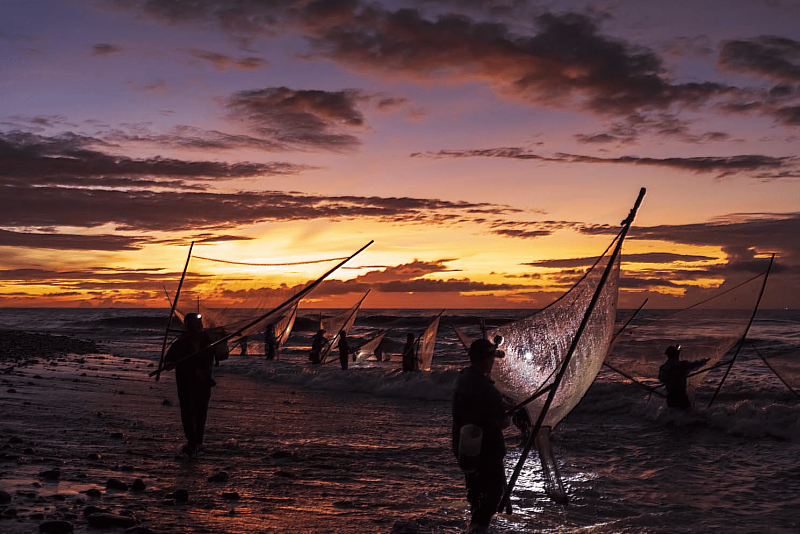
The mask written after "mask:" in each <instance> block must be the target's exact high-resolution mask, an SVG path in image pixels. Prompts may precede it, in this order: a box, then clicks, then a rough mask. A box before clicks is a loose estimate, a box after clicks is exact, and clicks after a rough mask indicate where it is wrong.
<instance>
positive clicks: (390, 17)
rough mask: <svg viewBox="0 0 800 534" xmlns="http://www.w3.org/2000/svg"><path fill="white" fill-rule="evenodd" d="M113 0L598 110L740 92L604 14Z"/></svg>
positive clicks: (408, 71)
mask: <svg viewBox="0 0 800 534" xmlns="http://www.w3.org/2000/svg"><path fill="white" fill-rule="evenodd" d="M115 3H116V4H117V5H119V6H122V7H124V8H125V9H129V10H133V11H135V12H138V13H141V14H144V15H146V16H150V17H153V18H157V19H160V20H165V21H168V22H170V23H179V22H201V21H213V22H216V23H217V24H218V25H219V26H220V27H221V28H222V29H223V30H224V31H227V32H230V33H233V34H237V35H240V36H243V38H245V39H248V38H253V37H255V36H256V35H265V34H266V35H271V34H273V33H275V32H277V31H280V30H281V29H282V28H285V27H289V26H291V28H292V29H293V30H295V31H300V32H301V33H303V34H305V35H306V37H307V38H308V39H309V42H310V43H311V45H312V47H313V50H314V55H313V57H322V58H327V59H330V60H333V61H335V62H337V63H339V64H342V65H344V66H346V67H349V68H352V69H357V70H364V71H368V72H370V73H381V75H384V76H385V75H390V76H398V77H407V78H413V79H422V80H427V79H445V80H453V81H459V80H475V81H487V82H489V83H490V84H491V85H492V86H493V87H495V88H496V90H497V91H499V92H500V93H502V94H505V95H511V96H514V97H516V98H520V99H523V100H526V101H529V102H532V103H536V104H546V105H550V106H555V107H561V108H563V109H572V110H574V109H582V110H584V111H589V112H591V113H595V114H600V115H608V116H625V115H628V114H630V113H632V112H640V113H642V112H650V111H654V110H665V109H667V108H670V107H673V106H684V107H685V106H695V105H702V104H705V103H706V102H708V101H709V100H711V99H714V98H716V97H719V96H723V95H726V94H729V93H735V92H736V91H737V90H736V88H733V87H729V86H725V85H722V84H717V83H712V82H696V83H673V82H672V81H670V80H669V79H668V77H667V72H666V69H665V68H664V66H663V64H662V60H661V58H660V57H659V56H658V55H657V54H656V53H655V52H654V51H653V50H650V49H647V48H644V47H640V46H635V45H632V44H630V43H627V42H625V41H623V40H620V39H615V38H612V37H609V36H606V35H603V34H602V33H601V32H600V29H599V27H598V20H600V19H601V18H602V17H601V16H598V17H597V20H595V19H593V18H591V17H590V16H589V15H585V14H578V13H563V14H553V13H544V14H540V15H538V16H536V17H534V18H533V20H534V21H535V23H536V25H537V27H538V32H536V33H535V34H532V35H526V34H516V33H514V32H513V31H511V29H510V28H509V26H508V25H506V24H504V23H499V22H483V21H480V20H476V19H473V18H470V17H468V16H465V15H463V14H454V13H439V12H440V11H442V9H447V8H448V5H449V4H448V3H447V2H438V3H437V4H438V5H437V6H435V7H436V8H437V9H434V10H433V11H435V12H437V13H439V14H437V15H435V16H434V15H432V16H431V18H426V15H424V14H423V13H422V12H421V11H419V10H417V9H398V10H396V11H391V10H389V9H386V8H384V7H382V6H381V5H380V4H378V3H374V2H369V3H368V2H360V1H358V0H342V1H337V2H301V1H296V0H295V1H293V0H273V1H268V2H263V1H259V0H240V1H237V2H236V3H235V4H231V3H230V2H226V1H223V0H197V1H193V2H177V1H170V2H158V1H156V0H116V2H115ZM423 3H424V4H432V3H430V2H423ZM452 5H453V9H456V6H458V8H459V9H460V11H462V12H471V13H475V14H476V15H477V14H480V16H482V17H483V18H486V17H487V16H488V17H489V18H495V19H504V20H508V17H509V16H512V15H516V16H515V20H516V18H517V17H518V16H519V14H520V13H524V12H525V11H526V10H527V9H528V8H527V7H526V6H525V3H524V2H484V1H473V2H471V3H470V4H468V5H466V6H465V5H464V4H463V3H457V4H455V3H453V4H452ZM526 20H528V18H527V15H526Z"/></svg>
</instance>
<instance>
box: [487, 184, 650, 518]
mask: <svg viewBox="0 0 800 534" xmlns="http://www.w3.org/2000/svg"><path fill="white" fill-rule="evenodd" d="M645 192H646V190H645V188H644V187H642V188H641V189H640V190H639V196H638V197H637V199H636V202H635V203H634V205H633V208H631V211H630V213H629V214H628V217H627V218H626V219H625V220H624V221H622V223H623V229H622V232H620V236H619V240H618V241H617V246H616V247H614V251H613V252H612V253H611V257H610V258H609V260H608V264H607V265H606V268H605V270H604V271H603V275H602V276H601V277H600V281H599V282H598V284H597V289H596V290H595V292H594V295H593V296H592V300H591V301H590V302H589V306H588V307H587V308H586V313H584V314H583V320H582V321H581V324H580V326H578V330H577V331H576V332H575V337H573V338H572V344H571V345H570V347H569V351H568V352H567V355H566V357H565V358H564V362H563V363H562V364H561V369H560V370H559V371H558V374H557V375H556V378H555V380H553V386H552V388H551V389H550V392H549V394H548V395H547V399H545V401H544V406H542V410H541V411H540V412H539V418H538V419H537V420H536V424H535V425H534V427H533V430H532V431H531V433H530V434H529V436H528V439H527V440H526V442H525V448H524V449H523V450H522V454H521V455H520V458H519V460H518V461H517V465H516V466H515V467H514V472H513V473H512V474H511V480H509V481H508V486H507V488H506V492H505V495H504V496H503V502H502V503H501V504H500V507H499V508H498V509H500V510H502V509H503V508H505V509H506V510H508V504H509V503H510V502H511V492H512V491H513V489H514V485H515V484H516V483H517V479H518V478H519V475H520V473H521V472H522V466H523V465H524V464H525V460H526V459H527V458H528V454H529V453H530V451H531V447H533V444H534V441H535V440H536V434H538V433H539V431H540V430H541V429H542V423H544V418H545V416H546V415H547V411H548V410H549V409H550V405H551V404H552V403H553V399H554V398H555V396H556V393H557V392H558V386H559V385H560V384H561V379H562V378H563V377H564V374H565V373H566V372H567V367H568V366H569V362H570V360H571V359H572V355H573V354H574V353H575V349H576V348H577V347H578V342H579V341H580V339H581V335H582V334H583V331H584V330H585V329H586V325H587V324H589V318H590V317H591V315H592V312H593V311H594V307H595V306H596V305H597V301H598V300H599V299H600V293H601V292H602V290H603V286H604V285H605V283H606V280H607V279H608V276H609V274H610V273H611V270H612V269H613V268H614V263H615V262H616V261H617V257H618V256H619V253H620V250H621V249H622V242H623V241H624V240H625V236H626V235H627V233H628V230H630V227H631V224H633V219H634V217H636V212H637V211H638V209H639V206H640V205H641V203H642V199H643V198H644V194H645Z"/></svg>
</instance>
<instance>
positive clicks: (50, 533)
mask: <svg viewBox="0 0 800 534" xmlns="http://www.w3.org/2000/svg"><path fill="white" fill-rule="evenodd" d="M73 530H74V527H73V526H72V523H70V522H69V521H58V520H54V521H45V522H44V523H39V532H45V533H47V534H65V533H69V532H72V531H73Z"/></svg>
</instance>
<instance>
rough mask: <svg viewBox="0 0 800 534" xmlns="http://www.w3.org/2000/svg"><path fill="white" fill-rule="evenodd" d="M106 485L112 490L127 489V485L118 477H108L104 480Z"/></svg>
mask: <svg viewBox="0 0 800 534" xmlns="http://www.w3.org/2000/svg"><path fill="white" fill-rule="evenodd" d="M106 487H107V488H108V489H113V490H120V491H128V485H127V484H126V483H125V482H123V481H121V480H120V479H118V478H109V479H108V481H107V482H106Z"/></svg>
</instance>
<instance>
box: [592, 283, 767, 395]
mask: <svg viewBox="0 0 800 534" xmlns="http://www.w3.org/2000/svg"><path fill="white" fill-rule="evenodd" d="M765 276H766V272H764V273H761V274H759V275H757V276H752V277H750V278H745V279H741V278H740V279H738V280H728V281H726V282H725V283H724V284H723V285H722V286H721V287H720V288H719V289H718V290H717V291H715V292H714V293H713V294H712V295H711V296H705V297H703V298H696V299H694V302H693V303H692V304H690V305H688V306H686V307H685V308H682V309H679V310H665V309H661V310H657V309H656V310H647V309H645V310H642V311H640V312H639V313H638V314H637V315H636V317H634V319H633V321H631V323H630V324H629V325H628V326H627V327H626V328H625V329H624V330H623V331H622V332H621V333H620V335H619V336H618V339H617V340H616V342H615V344H614V347H613V349H612V351H611V353H610V354H609V356H608V359H607V363H608V364H609V365H610V366H611V367H613V368H614V369H616V370H619V371H621V372H623V373H625V374H626V375H628V377H630V378H632V379H634V380H636V381H637V382H640V383H644V384H646V385H650V386H655V387H657V388H658V389H657V390H656V391H659V390H660V391H661V392H664V393H665V391H664V389H663V388H662V387H661V385H660V383H659V382H658V371H659V368H660V367H661V365H662V364H663V363H664V362H666V360H667V357H666V354H665V351H666V349H667V347H669V346H671V345H674V346H677V345H680V349H681V352H680V357H681V360H687V361H698V360H703V359H708V362H707V363H706V364H704V365H703V366H702V368H700V369H699V370H698V371H696V372H693V373H691V374H690V376H689V378H688V380H687V383H686V392H687V394H688V395H689V398H690V399H692V400H694V395H695V390H696V388H697V386H698V385H699V384H700V383H701V382H702V381H703V379H704V378H705V377H706V375H707V374H708V370H710V368H712V367H713V366H714V365H715V364H718V363H720V361H721V360H723V358H724V357H725V356H726V354H728V355H729V357H731V356H733V354H729V353H732V352H735V350H736V349H737V343H738V342H739V341H740V340H742V338H743V336H744V334H745V331H746V329H747V327H748V324H749V323H750V319H751V317H752V315H753V311H754V309H755V306H756V303H757V302H758V297H759V294H760V293H761V288H762V286H763V284H764V277H765ZM723 365H724V362H723Z"/></svg>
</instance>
